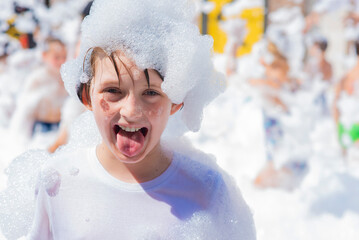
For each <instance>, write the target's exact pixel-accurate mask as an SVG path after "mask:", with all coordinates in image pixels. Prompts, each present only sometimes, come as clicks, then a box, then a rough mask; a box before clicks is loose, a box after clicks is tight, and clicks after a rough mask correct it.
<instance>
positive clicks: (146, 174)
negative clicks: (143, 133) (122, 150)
mask: <svg viewBox="0 0 359 240" xmlns="http://www.w3.org/2000/svg"><path fill="white" fill-rule="evenodd" d="M96 153H97V156H98V159H99V161H100V163H101V164H102V166H103V167H104V168H105V169H106V171H107V172H108V173H109V174H110V175H112V176H113V177H115V178H117V179H119V180H121V181H123V182H128V183H143V182H147V181H150V180H153V179H154V178H156V177H158V176H160V175H161V174H162V173H163V172H164V171H165V170H166V169H167V168H168V166H169V165H170V164H171V160H172V156H171V153H170V152H168V151H165V150H163V148H162V147H161V145H160V143H158V145H157V146H156V147H155V148H154V149H153V150H152V151H151V152H150V153H149V154H147V155H146V157H145V158H144V159H142V160H141V161H140V162H138V163H125V162H123V161H121V160H119V159H118V158H116V156H115V155H114V154H113V153H112V152H111V151H110V150H109V149H108V147H107V145H106V144H105V143H101V144H100V145H98V146H97V149H96Z"/></svg>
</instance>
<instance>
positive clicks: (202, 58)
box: [62, 0, 224, 131]
mask: <svg viewBox="0 0 359 240" xmlns="http://www.w3.org/2000/svg"><path fill="white" fill-rule="evenodd" d="M194 13H195V12H194V7H193V5H191V4H190V1H186V0H179V1H171V0H158V1H151V0H131V1H127V0H101V1H99V0H98V1H94V3H93V6H92V8H91V11H90V15H89V16H87V17H86V18H85V19H84V21H83V23H82V38H81V50H80V54H79V56H78V58H77V59H74V60H72V61H69V62H67V63H66V64H64V66H63V68H62V77H63V79H64V82H65V87H66V89H67V90H68V92H69V93H70V94H71V95H72V96H76V89H77V88H78V87H79V84H80V82H82V83H83V82H86V81H87V80H88V79H91V77H92V76H91V66H90V62H89V57H86V53H87V51H88V50H89V49H91V48H94V47H100V48H102V49H103V50H105V52H106V53H107V54H110V53H112V52H114V51H116V50H120V51H122V52H123V53H125V54H126V56H127V57H129V58H131V59H132V60H133V61H134V62H135V63H136V65H137V66H138V67H139V68H142V69H146V68H152V69H156V70H158V71H159V72H160V73H161V75H162V76H164V82H163V84H162V89H163V91H164V92H165V93H166V94H167V95H168V97H169V98H170V99H171V101H172V102H174V103H177V104H178V103H182V102H184V108H183V110H182V111H181V114H182V120H183V121H184V123H185V125H186V127H187V128H188V129H189V130H191V131H197V130H198V129H199V127H200V123H201V118H202V109H203V107H204V106H205V105H206V104H207V103H208V102H210V101H211V100H212V99H213V98H214V97H216V96H217V95H218V94H219V93H220V92H221V91H222V90H223V88H224V84H223V82H221V81H222V79H223V78H222V76H221V75H220V74H219V73H217V72H215V71H214V68H213V64H212V62H211V59H210V57H211V49H212V45H213V39H212V38H211V37H209V36H202V35H201V34H200V33H199V30H198V27H197V26H196V25H194V24H193V23H192V19H193V18H194ZM84 59H85V62H84ZM83 66H84V67H83ZM80 79H81V81H80Z"/></svg>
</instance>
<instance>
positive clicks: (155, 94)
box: [144, 89, 160, 96]
mask: <svg viewBox="0 0 359 240" xmlns="http://www.w3.org/2000/svg"><path fill="white" fill-rule="evenodd" d="M144 95H146V96H159V95H160V94H159V93H158V92H156V91H154V90H151V89H148V90H146V91H145V92H144Z"/></svg>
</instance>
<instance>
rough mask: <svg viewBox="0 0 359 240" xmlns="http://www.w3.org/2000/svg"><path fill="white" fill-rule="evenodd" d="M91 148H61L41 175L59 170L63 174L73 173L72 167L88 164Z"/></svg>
mask: <svg viewBox="0 0 359 240" xmlns="http://www.w3.org/2000/svg"><path fill="white" fill-rule="evenodd" d="M90 150H91V149H90V148H77V149H63V150H62V149H60V150H59V151H57V152H55V153H54V154H53V155H52V156H51V157H50V158H49V159H48V161H47V163H46V164H45V165H44V166H43V167H42V169H41V175H47V174H49V173H51V172H57V173H58V174H61V175H62V176H66V175H67V174H65V173H69V174H71V171H72V170H71V169H73V168H78V167H80V166H81V167H82V166H86V165H87V161H88V158H89V155H90Z"/></svg>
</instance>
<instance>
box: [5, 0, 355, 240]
mask: <svg viewBox="0 0 359 240" xmlns="http://www.w3.org/2000/svg"><path fill="white" fill-rule="evenodd" d="M192 1H195V3H196V18H195V19H193V21H194V22H196V23H197V24H198V27H199V29H200V31H201V33H202V34H209V35H211V36H212V37H213V38H214V54H213V60H214V62H215V66H216V68H217V69H218V70H219V71H221V72H222V73H223V74H225V75H226V79H227V85H228V89H229V93H230V94H231V98H230V99H229V100H228V99H225V98H223V97H222V99H220V100H218V101H219V102H217V103H216V104H217V105H215V106H217V108H215V107H214V108H215V111H217V113H218V111H219V110H220V109H222V110H223V109H224V110H225V109H226V107H225V106H224V104H226V103H228V101H231V102H232V105H233V108H231V110H230V111H232V113H234V112H236V111H239V110H233V109H234V108H238V109H239V108H241V109H247V107H248V106H249V107H250V108H255V109H256V111H257V113H258V114H257V115H255V120H253V119H252V120H253V121H251V117H250V116H249V115H250V111H248V112H247V113H248V114H242V115H241V116H243V118H247V119H249V120H248V121H247V122H246V121H244V120H242V119H237V117H238V116H239V115H240V114H233V115H232V116H231V115H224V117H228V118H234V120H233V119H231V120H229V119H227V120H223V119H221V120H222V123H221V124H223V122H224V123H233V124H238V125H244V126H245V127H242V128H241V129H242V131H238V132H236V133H237V134H238V135H237V136H236V138H237V139H239V140H240V141H239V142H237V143H236V144H239V145H240V144H242V145H243V146H244V147H243V146H242V147H243V148H245V147H246V146H247V145H246V144H247V143H248V142H250V141H252V142H255V143H253V144H252V145H253V146H254V149H255V150H254V151H262V155H260V156H261V157H260V160H258V161H257V162H259V163H258V164H255V169H254V170H252V172H253V174H250V177H249V178H250V181H251V184H253V186H254V187H255V188H256V189H267V188H277V189H282V190H283V189H284V190H288V191H293V190H294V191H295V190H296V189H299V188H300V185H301V184H302V183H303V181H305V178H307V179H311V180H313V176H311V175H310V171H311V168H312V169H313V168H315V166H314V167H313V164H314V165H315V164H317V165H316V166H320V167H321V168H323V162H321V164H319V165H318V160H317V162H315V161H316V159H321V160H322V161H324V164H326V163H325V161H327V160H328V159H335V160H334V161H338V162H342V164H343V166H345V167H346V168H354V169H358V168H357V166H358V163H359V142H358V139H359V108H358V106H359V104H358V103H359V62H358V56H359V1H358V0H234V1H233V0H232V1H231V0H207V1H204V0H203V1H201V0H192ZM90 6H91V1H89V0H76V1H75V0H1V1H0V130H1V133H4V134H6V135H4V134H3V135H2V138H3V139H2V140H1V141H0V149H1V150H0V151H3V152H4V151H5V148H8V147H7V146H9V144H8V143H9V142H12V143H13V144H12V145H11V147H10V148H8V149H7V152H8V153H7V154H4V153H3V154H2V156H1V157H2V158H3V159H0V165H1V164H3V167H4V166H5V165H6V164H7V163H8V162H9V161H10V160H9V159H11V158H13V157H15V156H16V155H18V154H19V153H21V152H22V151H24V150H26V149H31V148H43V149H47V150H48V151H49V152H54V151H56V149H57V148H58V147H59V146H61V145H63V144H65V143H66V141H67V139H68V137H69V134H71V133H70V131H69V126H70V124H71V123H72V122H73V121H74V119H76V117H77V116H78V115H80V114H81V113H82V112H84V108H83V107H82V106H81V104H80V103H79V102H78V101H77V100H76V99H71V98H70V97H69V96H68V94H67V92H66V91H65V88H64V85H63V82H62V80H61V75H60V67H61V64H63V63H64V62H65V61H66V60H67V59H71V58H74V57H76V54H77V51H78V46H79V44H80V32H81V31H80V24H81V21H82V19H83V18H84V17H85V16H86V15H87V14H88V13H89V11H90ZM234 99H235V100H234ZM234 102H235V103H234ZM207 115H209V116H216V114H212V115H211V112H210V111H209V113H208V114H207ZM251 116H252V117H253V116H254V115H251ZM215 119H216V120H218V119H220V118H219V117H217V118H215ZM253 122H258V124H257V125H253V124H254V123H253ZM206 127H207V128H208V129H207V130H206ZM216 128H218V126H214V125H213V124H212V125H211V123H206V122H204V130H203V132H202V133H201V134H202V135H201V136H202V140H201V137H198V136H191V135H190V137H192V138H193V139H194V140H195V141H198V143H197V145H198V146H199V147H201V146H202V147H203V149H206V145H205V142H206V141H208V140H206V141H203V137H206V136H212V137H213V136H214V134H215V133H218V134H220V133H221V132H220V131H219V130H218V129H217V130H215V129H216ZM219 129H220V127H219ZM250 129H252V130H250ZM227 130H228V129H227ZM206 131H207V132H206ZM216 131H217V132H216ZM218 131H219V132H218ZM208 132H211V133H208ZM223 132H224V131H223ZM253 132H255V134H258V136H257V135H256V136H255V137H254V140H253ZM246 134H247V135H246ZM226 136H227V135H226ZM216 137H217V140H218V136H215V138H216ZM227 140H228V138H227ZM201 141H202V142H201ZM5 142H6V143H5ZM212 142H215V139H214V140H212ZM217 143H218V142H217ZM227 144H228V143H227ZM207 146H212V145H210V144H209V145H207ZM222 149H223V148H220V150H222ZM234 152H235V151H234V150H233V151H230V152H229V153H228V154H231V153H232V156H231V158H234V156H233V153H234ZM222 154H224V153H222ZM228 154H227V155H228ZM217 157H218V158H221V154H218V156H217ZM236 157H239V156H236ZM5 158H6V159H5ZM223 158H225V159H227V158H226V157H223ZM228 158H229V157H228ZM313 159H314V160H313ZM232 160H233V159H232ZM251 160H252V161H253V159H251ZM1 161H3V163H1ZM243 163H244V162H243ZM233 165H235V164H234V163H233V162H230V161H227V162H225V163H223V166H224V167H225V168H227V169H230V170H231V171H230V172H231V173H232V174H234V175H235V174H240V173H242V172H244V171H245V170H238V171H237V172H235V171H236V169H237V168H235V167H233ZM237 165H238V164H237ZM249 165H250V164H249ZM341 166H342V165H341ZM241 168H245V163H244V164H242V165H241ZM332 171H334V170H333V169H332ZM318 172H319V170H318V171H317V172H316V173H318ZM354 175H355V174H354ZM348 176H349V175H348ZM350 176H352V175H350ZM238 179H241V178H240V177H239V178H238ZM337 179H338V181H339V182H341V180H343V179H344V178H341V177H338V178H337ZM353 179H354V180H353V181H352V183H351V184H350V186H352V187H353V186H354V185H356V183H358V182H359V180H358V179H359V178H353ZM0 180H1V179H0ZM307 181H309V180H307ZM317 181H318V182H319V180H318V179H317ZM343 181H344V180H343ZM345 181H346V180H345ZM0 185H1V184H0ZM309 185H310V184H309ZM309 185H308V182H307V186H309ZM310 186H311V187H313V185H310ZM242 188H243V186H242ZM244 189H246V187H244ZM248 191H249V192H251V190H248ZM328 192H329V190H328V191H327V193H328ZM350 192H351V193H352V190H350ZM252 193H253V192H252ZM244 195H246V194H244ZM253 196H254V197H253ZM347 196H354V198H355V199H358V196H359V193H358V191H356V192H354V193H353V195H350V194H349V193H348V195H344V197H347ZM252 197H253V199H254V202H256V201H257V199H256V195H255V194H252ZM250 198H251V197H250ZM248 202H249V204H250V205H251V200H248ZM340 202H341V199H340V198H338V199H337V201H335V204H334V205H335V206H337V205H340ZM348 204H349V205H350V204H351V202H349V203H348ZM252 207H253V208H254V209H255V208H256V207H255V206H252ZM334 208H335V209H336V210H338V208H336V207H334ZM353 209H354V210H355V212H358V213H359V206H358V205H357V207H354V208H353ZM262 219H265V218H264V217H263V218H262ZM355 219H356V220H358V217H356V218H355ZM351 220H352V219H351ZM257 224H262V225H260V226H266V225H265V224H264V225H263V222H261V221H258V220H257ZM264 228H265V227H264ZM349 232H350V231H349ZM259 236H262V237H263V235H261V232H259ZM336 236H337V235H336ZM350 236H352V235H350ZM263 239H272V238H263ZM273 239H274V238H273ZM276 239H288V238H285V237H283V238H280V237H279V238H276ZM293 239H294V238H293ZM298 239H307V238H298ZM313 239H318V238H313ZM323 239H324V238H323ZM326 239H328V238H326ZM333 239H334V238H333ZM336 239H338V238H336ZM343 239H344V238H343ZM346 239H349V238H346Z"/></svg>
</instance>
